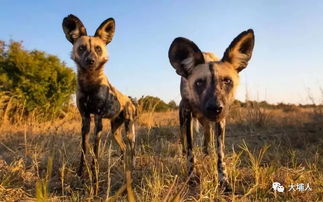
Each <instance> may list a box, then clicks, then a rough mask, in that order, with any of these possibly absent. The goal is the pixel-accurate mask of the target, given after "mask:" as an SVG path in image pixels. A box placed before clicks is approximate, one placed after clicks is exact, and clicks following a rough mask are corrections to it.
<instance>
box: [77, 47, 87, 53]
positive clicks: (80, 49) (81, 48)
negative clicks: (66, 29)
mask: <svg viewBox="0 0 323 202" xmlns="http://www.w3.org/2000/svg"><path fill="white" fill-rule="evenodd" d="M85 49H86V47H85V46H84V45H81V46H79V48H78V51H79V52H80V53H82V52H84V51H85Z"/></svg>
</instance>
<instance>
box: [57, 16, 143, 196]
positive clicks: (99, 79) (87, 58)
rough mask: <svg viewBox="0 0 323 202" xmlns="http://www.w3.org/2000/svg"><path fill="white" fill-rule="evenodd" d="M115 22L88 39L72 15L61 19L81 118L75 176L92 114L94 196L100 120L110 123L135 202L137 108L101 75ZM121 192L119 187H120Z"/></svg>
mask: <svg viewBox="0 0 323 202" xmlns="http://www.w3.org/2000/svg"><path fill="white" fill-rule="evenodd" d="M114 27H115V23H114V20H113V19H112V18H110V19H107V20H105V21H104V22H103V23H102V24H101V25H100V26H99V28H98V29H97V31H96V33H95V35H94V36H87V33H86V29H85V27H84V25H83V23H82V22H81V21H80V20H79V19H78V18H77V17H76V16H73V15H69V16H68V17H66V18H64V20H63V30H64V32H65V35H66V38H67V40H69V41H70V42H71V43H72V44H73V50H72V55H71V58H72V59H73V60H74V61H75V63H76V64H77V92H76V101H77V106H78V109H79V111H80V114H81V116H82V154H81V161H80V166H79V170H78V175H79V176H81V175H82V172H83V167H84V163H85V161H86V154H87V152H88V150H89V145H88V140H89V137H88V135H89V132H90V121H91V118H90V114H94V119H95V121H94V122H95V128H94V135H95V140H94V147H93V150H94V154H95V159H93V163H92V169H93V170H92V171H93V175H94V178H93V179H94V182H95V185H96V186H95V189H94V190H95V193H97V192H98V188H99V187H98V185H99V183H98V182H99V181H98V175H97V172H96V171H95V170H94V165H97V166H98V164H96V163H95V162H96V161H97V160H98V154H99V148H100V138H101V135H102V134H101V133H102V118H108V119H110V121H111V133H112V134H113V136H114V138H115V140H116V142H117V143H118V144H119V146H120V148H121V150H122V152H123V154H124V160H125V178H126V189H127V191H128V200H129V201H134V200H135V195H134V192H133V190H132V186H131V183H132V177H131V176H132V169H133V167H134V152H135V150H134V146H135V128H134V121H135V118H136V116H137V109H136V106H135V104H134V102H133V100H131V99H130V98H129V97H128V96H125V95H123V94H122V93H121V92H120V91H118V90H117V89H116V88H114V87H113V86H112V85H111V83H110V82H109V80H108V78H107V76H106V75H105V74H104V72H103V69H104V64H105V63H106V62H107V61H108V51H107V49H106V45H107V44H108V43H109V42H110V41H111V40H112V37H113V35H114ZM122 124H124V125H125V131H126V138H125V139H123V137H122V135H121V131H120V126H121V125H122ZM121 189H122V188H121Z"/></svg>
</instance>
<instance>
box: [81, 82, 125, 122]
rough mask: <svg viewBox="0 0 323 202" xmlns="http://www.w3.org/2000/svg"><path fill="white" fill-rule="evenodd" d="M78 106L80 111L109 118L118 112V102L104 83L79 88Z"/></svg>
mask: <svg viewBox="0 0 323 202" xmlns="http://www.w3.org/2000/svg"><path fill="white" fill-rule="evenodd" d="M79 92H80V93H79V96H78V107H79V109H80V110H81V111H82V112H85V113H90V114H98V115H102V116H103V117H105V118H111V117H113V116H115V115H116V114H118V113H119V112H120V103H119V101H118V99H117V97H116V96H115V95H114V93H113V92H112V91H111V89H110V88H109V87H108V86H106V85H89V86H87V87H86V89H80V90H79Z"/></svg>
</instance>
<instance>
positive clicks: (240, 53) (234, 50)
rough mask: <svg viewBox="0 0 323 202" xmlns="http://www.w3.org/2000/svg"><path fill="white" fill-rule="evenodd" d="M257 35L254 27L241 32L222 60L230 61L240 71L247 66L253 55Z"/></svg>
mask: <svg viewBox="0 0 323 202" xmlns="http://www.w3.org/2000/svg"><path fill="white" fill-rule="evenodd" d="M254 44H255V35H254V32H253V30H252V29H249V30H247V31H244V32H242V33H241V34H239V35H238V36H237V37H236V38H235V39H234V40H233V41H232V42H231V44H230V46H229V47H228V48H227V49H226V50H225V52H224V55H223V58H222V61H223V62H229V63H230V64H232V65H233V67H234V68H235V69H236V70H237V71H238V72H240V71H241V70H243V69H244V68H246V67H247V65H248V62H249V60H250V58H251V56H252V51H253V47H254Z"/></svg>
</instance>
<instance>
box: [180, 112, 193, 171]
mask: <svg viewBox="0 0 323 202" xmlns="http://www.w3.org/2000/svg"><path fill="white" fill-rule="evenodd" d="M179 118H180V130H181V136H182V144H183V152H184V153H186V155H187V160H188V172H189V175H190V174H191V173H192V172H193V170H194V155H193V129H192V112H191V110H189V109H188V108H184V107H180V117H179Z"/></svg>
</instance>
